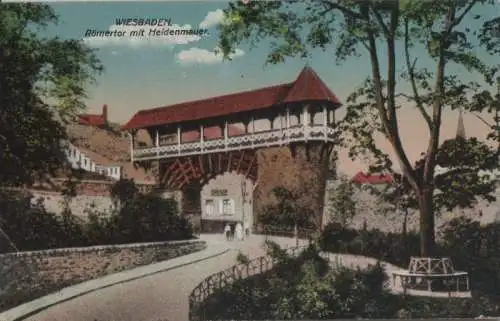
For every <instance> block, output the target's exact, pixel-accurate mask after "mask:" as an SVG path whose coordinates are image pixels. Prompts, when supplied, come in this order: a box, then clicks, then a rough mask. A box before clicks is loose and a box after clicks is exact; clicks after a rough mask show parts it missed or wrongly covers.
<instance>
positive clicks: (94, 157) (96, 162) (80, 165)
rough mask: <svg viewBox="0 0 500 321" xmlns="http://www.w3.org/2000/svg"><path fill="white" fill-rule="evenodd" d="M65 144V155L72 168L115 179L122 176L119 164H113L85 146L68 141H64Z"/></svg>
mask: <svg viewBox="0 0 500 321" xmlns="http://www.w3.org/2000/svg"><path fill="white" fill-rule="evenodd" d="M65 146H66V147H65V153H66V157H67V159H68V161H69V163H70V164H71V167H72V168H74V169H83V170H85V171H87V172H93V173H98V174H101V175H104V176H107V177H110V178H112V179H116V180H119V179H120V178H121V177H122V166H121V165H119V164H114V163H113V162H111V161H110V160H108V159H106V158H104V157H102V156H101V155H98V154H96V153H94V152H92V151H90V150H87V149H85V148H81V147H76V146H75V145H73V144H71V143H69V142H67V143H65Z"/></svg>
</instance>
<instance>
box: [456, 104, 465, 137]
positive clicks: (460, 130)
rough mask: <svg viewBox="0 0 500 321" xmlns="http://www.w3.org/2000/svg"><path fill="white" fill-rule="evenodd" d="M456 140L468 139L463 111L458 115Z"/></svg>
mask: <svg viewBox="0 0 500 321" xmlns="http://www.w3.org/2000/svg"><path fill="white" fill-rule="evenodd" d="M456 138H462V139H467V137H466V136H465V125H464V118H463V113H462V110H460V114H458V124H457V136H456Z"/></svg>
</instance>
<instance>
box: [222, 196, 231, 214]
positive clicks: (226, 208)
mask: <svg viewBox="0 0 500 321" xmlns="http://www.w3.org/2000/svg"><path fill="white" fill-rule="evenodd" d="M222 213H223V214H233V213H234V210H233V201H232V200H230V199H225V200H223V201H222Z"/></svg>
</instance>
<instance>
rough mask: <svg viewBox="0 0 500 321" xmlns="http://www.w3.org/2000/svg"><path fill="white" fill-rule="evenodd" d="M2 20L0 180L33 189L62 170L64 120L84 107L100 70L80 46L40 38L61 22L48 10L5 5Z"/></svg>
mask: <svg viewBox="0 0 500 321" xmlns="http://www.w3.org/2000/svg"><path fill="white" fill-rule="evenodd" d="M0 21H2V23H1V24H0V167H1V168H3V169H4V170H2V171H0V181H2V184H4V185H6V184H10V185H20V184H25V183H28V184H29V183H32V182H33V181H34V180H36V179H39V178H41V177H43V176H44V175H46V174H50V173H53V172H54V171H55V170H56V169H58V168H60V167H61V164H62V163H63V161H64V159H65V158H64V154H63V152H62V148H61V141H62V140H64V139H65V138H66V133H65V129H64V126H63V124H62V123H61V122H60V121H61V120H65V121H66V120H69V119H70V118H71V116H74V114H75V113H76V112H78V111H81V110H83V109H84V108H85V105H84V99H85V98H86V97H85V89H86V85H87V84H89V82H91V81H92V80H93V76H94V75H95V74H96V73H98V72H100V71H101V70H102V66H101V65H100V64H99V61H98V59H97V58H96V56H95V54H94V53H93V51H92V50H91V49H89V48H87V47H86V46H85V45H84V44H83V43H81V42H80V41H77V40H72V39H69V40H63V39H60V38H57V37H53V38H47V37H45V38H43V37H42V36H41V32H43V31H44V29H45V27H46V26H47V25H49V24H55V23H57V22H58V19H57V16H56V15H55V13H54V11H53V10H52V8H51V7H50V6H48V5H44V4H32V3H23V4H2V6H0Z"/></svg>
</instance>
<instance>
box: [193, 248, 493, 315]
mask: <svg viewBox="0 0 500 321" xmlns="http://www.w3.org/2000/svg"><path fill="white" fill-rule="evenodd" d="M268 245H269V249H268V254H269V255H270V257H271V258H272V259H274V260H276V261H277V262H278V263H277V265H275V267H274V268H273V269H271V270H269V271H267V272H264V273H263V274H260V275H255V276H252V277H249V278H247V279H242V280H237V281H235V283H233V284H232V285H229V286H226V287H224V288H222V289H221V290H219V291H218V292H216V293H214V294H213V295H211V296H210V297H208V298H207V300H205V301H204V303H203V305H202V307H201V310H200V311H198V312H199V313H203V314H204V316H205V318H206V319H207V320H229V319H246V320H249V319H253V320H264V319H275V320H276V319H280V320H289V319H297V320H304V319H334V318H343V319H346V318H445V317H446V318H450V317H451V318H464V317H466V318H471V317H476V316H478V315H481V314H483V315H491V314H497V313H498V312H499V308H498V306H497V305H495V304H494V303H492V301H491V300H489V299H487V298H485V297H474V298H473V299H461V298H421V297H407V296H400V295H394V294H391V293H390V292H389V291H388V290H387V288H386V287H385V282H386V281H387V276H386V274H385V271H384V269H383V267H382V266H381V265H380V264H377V265H375V266H371V267H368V268H366V269H359V268H358V269H349V268H343V267H340V268H332V266H331V265H329V264H328V263H327V262H326V261H325V260H324V259H323V258H321V256H320V255H319V254H318V249H316V248H314V247H310V248H309V249H307V250H306V251H304V252H303V253H302V254H301V255H300V256H298V257H296V258H294V257H290V256H288V255H286V253H285V252H284V251H283V250H281V249H280V248H279V246H277V245H276V244H272V243H270V244H268Z"/></svg>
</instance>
